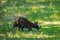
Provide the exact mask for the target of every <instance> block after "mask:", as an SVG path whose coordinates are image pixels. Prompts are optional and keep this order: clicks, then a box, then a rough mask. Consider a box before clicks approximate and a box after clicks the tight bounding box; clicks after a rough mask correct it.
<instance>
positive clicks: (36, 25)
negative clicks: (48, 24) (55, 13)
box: [34, 22, 39, 30]
mask: <svg viewBox="0 0 60 40" xmlns="http://www.w3.org/2000/svg"><path fill="white" fill-rule="evenodd" d="M34 27H35V28H36V29H38V30H39V25H38V22H35V23H34Z"/></svg>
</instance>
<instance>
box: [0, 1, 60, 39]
mask: <svg viewBox="0 0 60 40" xmlns="http://www.w3.org/2000/svg"><path fill="white" fill-rule="evenodd" d="M18 17H26V18H27V19H28V20H30V21H31V22H36V21H38V25H39V26H40V25H41V28H40V29H41V30H40V31H39V32H38V31H37V30H36V29H33V31H30V32H28V30H26V29H24V31H23V32H22V31H19V30H17V29H15V30H11V29H12V26H13V23H14V21H15V20H16V19H17V18H18ZM59 31H60V0H0V39H1V40H4V39H6V38H8V39H9V38H15V39H16V40H17V38H29V39H30V40H33V39H31V38H35V39H36V40H40V39H41V40H60V32H59ZM2 38H3V39H2ZM18 40H19V39H18ZM25 40H28V39H25Z"/></svg>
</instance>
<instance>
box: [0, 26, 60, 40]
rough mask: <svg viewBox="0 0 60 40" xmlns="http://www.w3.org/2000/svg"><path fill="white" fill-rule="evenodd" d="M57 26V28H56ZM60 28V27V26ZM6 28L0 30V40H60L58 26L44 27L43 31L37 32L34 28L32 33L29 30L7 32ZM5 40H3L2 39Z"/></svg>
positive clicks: (59, 28)
mask: <svg viewBox="0 0 60 40" xmlns="http://www.w3.org/2000/svg"><path fill="white" fill-rule="evenodd" d="M54 26H55V27H54ZM59 26H60V25H59ZM3 29H4V28H0V39H1V40H3V39H12V40H13V39H15V40H16V39H17V40H19V39H22V40H28V39H29V40H33V39H34V40H37V39H38V40H39V39H41V40H60V38H59V37H60V27H58V25H43V26H42V28H40V29H41V30H39V31H38V30H36V29H33V28H32V31H30V32H29V31H28V29H27V28H26V29H24V31H21V30H18V29H14V30H11V29H10V30H11V31H10V30H9V31H8V30H6V29H4V30H3ZM2 38H3V39H2Z"/></svg>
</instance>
